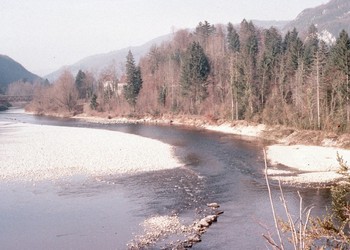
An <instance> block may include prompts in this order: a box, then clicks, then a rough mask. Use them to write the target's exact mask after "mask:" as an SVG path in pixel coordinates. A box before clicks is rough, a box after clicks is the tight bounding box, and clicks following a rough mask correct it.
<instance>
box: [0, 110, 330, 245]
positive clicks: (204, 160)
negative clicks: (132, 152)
mask: <svg viewBox="0 0 350 250" xmlns="http://www.w3.org/2000/svg"><path fill="white" fill-rule="evenodd" d="M1 121H16V122H28V123H36V124H47V125H55V126H78V127H92V128H96V129H109V130H115V131H121V132H127V133H133V134H137V135H141V136H145V137H149V138H154V139H157V140H161V141H163V142H166V143H169V144H171V145H173V146H174V147H175V154H176V155H177V156H178V157H179V158H180V159H181V160H182V161H183V162H184V166H183V167H182V168H178V169H171V170H166V171H157V172H150V173H143V174H138V175H133V176H124V177H122V176H100V177H98V178H96V179H91V180H86V179H84V178H81V179H79V178H78V179H77V180H74V181H65V182H64V181H63V182H57V183H53V184H52V183H48V184H45V185H44V184H41V185H43V186H40V185H39V186H36V187H9V186H6V185H5V186H4V185H3V186H2V187H3V188H2V189H1V190H2V191H1V192H0V198H1V200H2V201H4V202H2V203H1V205H0V225H1V228H0V230H1V231H0V242H2V243H3V242H5V243H7V244H8V245H5V246H14V247H12V248H11V247H10V248H9V249H20V248H21V247H20V246H22V248H23V246H33V248H34V247H35V246H43V245H41V244H42V243H43V242H44V243H45V244H46V245H44V246H47V248H50V249H62V248H75V249H76V248H79V249H98V248H100V249H101V248H102V249H114V248H115V247H116V248H117V249H125V246H126V243H127V242H129V241H130V240H131V239H132V238H133V237H134V234H133V233H137V232H138V231H139V230H140V227H139V226H138V225H139V223H140V222H142V221H143V220H144V219H146V218H149V217H151V216H154V215H172V214H178V215H179V217H180V218H181V219H184V220H187V221H188V220H194V219H196V218H199V217H201V213H204V212H205V209H208V208H207V207H206V204H207V203H210V202H218V203H220V204H221V209H222V210H224V214H223V215H222V216H220V218H219V221H218V223H215V224H214V225H213V226H212V227H211V228H210V229H209V230H208V232H206V233H205V234H204V235H203V237H202V242H201V243H199V244H197V245H195V246H194V249H215V248H217V249H261V248H264V247H265V242H264V240H263V238H262V237H261V234H262V233H265V232H266V231H265V229H264V228H263V227H261V226H260V224H264V225H266V226H267V227H270V228H271V229H272V228H273V224H272V222H273V220H272V215H271V209H270V203H269V199H268V194H267V189H266V185H265V182H264V178H263V176H262V169H263V159H262V155H261V149H262V146H263V142H259V141H252V140H250V141H243V140H241V139H240V138H239V137H237V136H230V135H224V134H220V133H214V132H208V131H203V130H193V129H189V128H186V127H173V126H152V125H140V124H131V125H127V124H117V125H99V124H88V123H84V122H77V121H72V120H69V119H68V120H67V119H65V120H64V119H51V118H46V117H34V116H30V115H26V114H23V113H16V112H13V113H11V114H10V113H8V114H6V115H4V114H3V113H2V114H0V122H1ZM0 133H1V131H0ZM144 146H145V147H147V145H144ZM4 190H5V191H4ZM296 191H297V189H296V188H291V187H285V188H284V194H285V197H286V200H287V201H288V206H289V210H290V211H291V213H292V214H293V215H297V214H298V213H299V198H298V195H297V192H296ZM272 192H273V197H274V200H275V204H276V210H277V213H278V214H279V215H283V214H284V208H283V207H282V205H281V204H280V202H279V189H278V187H276V186H275V187H273V188H272ZM301 194H302V196H303V201H304V204H305V206H308V205H310V204H314V205H315V208H314V209H313V214H315V215H320V214H322V213H323V211H324V209H325V207H326V206H328V205H329V204H330V200H329V197H330V195H329V192H328V190H324V189H303V190H301ZM17 204H19V205H17ZM14 207H15V209H13V208H14ZM18 235H19V236H18ZM25 235H26V236H25ZM28 235H29V236H30V237H29V236H28ZM43 235H45V237H44V240H43V237H42V236H43ZM16 237H19V239H20V241H18V242H17V241H16V243H15V244H14V243H13V242H14V241H15V239H16ZM11 244H13V245H11ZM16 244H17V245H16ZM17 246H18V247H17Z"/></svg>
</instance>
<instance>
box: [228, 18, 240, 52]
mask: <svg viewBox="0 0 350 250" xmlns="http://www.w3.org/2000/svg"><path fill="white" fill-rule="evenodd" d="M227 43H228V48H229V50H230V51H232V52H239V51H240V47H241V44H240V41H239V35H238V33H237V31H236V29H235V28H234V27H233V25H232V23H228V25H227Z"/></svg>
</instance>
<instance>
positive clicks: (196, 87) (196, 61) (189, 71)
mask: <svg viewBox="0 0 350 250" xmlns="http://www.w3.org/2000/svg"><path fill="white" fill-rule="evenodd" d="M209 73H210V64H209V60H208V58H207V56H206V55H205V53H204V50H203V48H202V47H201V45H200V44H199V43H198V42H193V43H192V44H191V45H190V46H189V47H188V48H187V51H186V56H185V60H184V63H183V65H182V71H181V87H182V94H183V95H185V96H188V97H189V98H190V99H191V100H192V101H193V102H194V103H197V102H200V101H202V100H204V99H205V98H206V97H207V95H208V92H207V87H208V83H207V78H208V76H209Z"/></svg>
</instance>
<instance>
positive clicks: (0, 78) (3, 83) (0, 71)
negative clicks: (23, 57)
mask: <svg viewBox="0 0 350 250" xmlns="http://www.w3.org/2000/svg"><path fill="white" fill-rule="evenodd" d="M38 79H41V78H40V77H39V76H37V75H35V74H33V73H31V72H29V71H28V70H27V69H25V68H24V67H23V66H22V65H21V64H19V63H18V62H16V61H15V60H13V59H12V58H10V57H8V56H6V55H0V92H2V91H4V90H5V89H6V87H7V85H8V84H10V83H12V82H16V81H19V80H25V81H29V82H34V81H35V80H38Z"/></svg>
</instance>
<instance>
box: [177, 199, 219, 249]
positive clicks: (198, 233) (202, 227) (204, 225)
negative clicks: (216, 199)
mask: <svg viewBox="0 0 350 250" xmlns="http://www.w3.org/2000/svg"><path fill="white" fill-rule="evenodd" d="M207 206H208V207H209V208H211V210H212V214H210V215H207V216H205V217H204V218H202V219H200V220H199V221H197V222H195V223H194V224H193V226H192V229H193V232H194V233H193V234H191V235H190V236H188V238H187V240H185V241H183V242H182V243H181V244H179V245H178V246H177V247H176V248H174V249H177V250H183V249H188V248H191V247H192V246H193V245H194V244H196V243H198V242H201V241H202V235H203V234H204V233H205V232H206V231H207V229H208V228H209V227H210V226H211V225H212V223H214V222H217V219H218V217H219V216H220V215H221V214H223V213H224V211H222V210H218V208H219V207H220V205H219V204H218V203H209V204H207Z"/></svg>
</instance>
